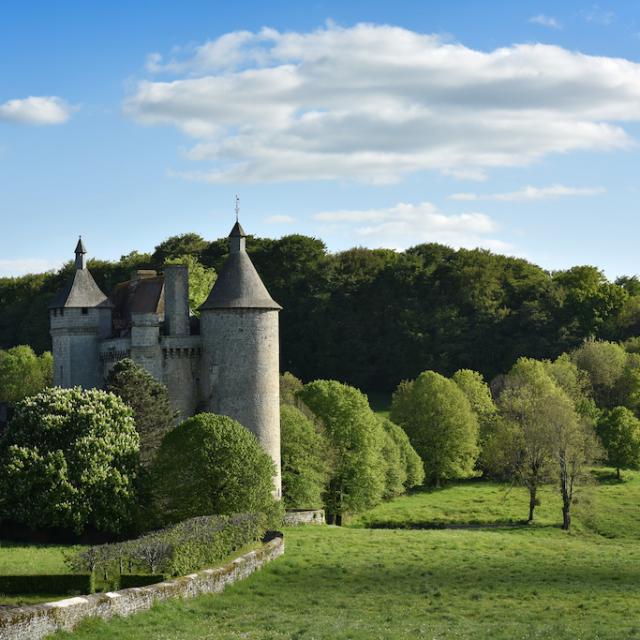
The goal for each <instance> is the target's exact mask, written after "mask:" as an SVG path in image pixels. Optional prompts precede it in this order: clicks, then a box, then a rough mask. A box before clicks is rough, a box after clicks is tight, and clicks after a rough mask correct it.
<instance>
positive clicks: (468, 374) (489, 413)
mask: <svg viewBox="0 0 640 640" xmlns="http://www.w3.org/2000/svg"><path fill="white" fill-rule="evenodd" d="M451 379H452V380H453V381H454V382H455V383H456V384H457V385H458V387H459V388H460V390H461V391H462V393H464V395H465V396H466V398H467V400H468V401H469V404H470V405H471V409H472V410H473V412H474V413H475V414H476V417H477V418H478V427H479V436H478V441H479V445H480V460H479V463H480V464H479V466H480V468H483V467H484V463H483V462H482V457H483V456H482V451H483V449H484V445H485V443H486V442H487V440H488V439H489V437H490V436H491V434H492V433H493V431H494V430H495V425H496V420H497V415H498V410H497V408H496V405H495V402H494V401H493V398H492V397H491V390H490V389H489V385H488V384H487V383H486V382H485V381H484V378H483V377H482V374H481V373H478V372H477V371H471V370H470V369H458V371H456V372H455V373H454V374H453V376H452V377H451Z"/></svg>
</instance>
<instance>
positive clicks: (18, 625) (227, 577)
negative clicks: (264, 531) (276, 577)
mask: <svg viewBox="0 0 640 640" xmlns="http://www.w3.org/2000/svg"><path fill="white" fill-rule="evenodd" d="M283 553H284V538H283V537H282V534H278V535H277V536H276V537H275V538H274V539H273V540H271V541H269V542H267V543H265V544H264V545H263V546H262V547H261V548H260V549H257V550H256V551H251V552H249V553H246V554H245V555H243V556H240V557H239V558H236V559H235V560H234V561H233V562H230V563H229V564H227V565H225V566H223V567H219V568H217V569H206V570H205V571H200V572H199V573H193V574H191V575H188V576H183V577H181V578H175V579H173V580H169V581H167V582H160V583H158V584H154V585H150V586H148V587H136V588H132V589H122V590H120V591H112V592H109V593H96V594H93V595H90V596H79V597H75V598H67V599H65V600H59V601H57V602H48V603H46V604H40V605H32V606H28V607H11V608H7V609H5V610H0V640H39V639H40V638H44V637H45V636H46V635H49V634H51V633H54V632H55V631H58V630H60V629H65V630H71V629H73V628H74V627H75V626H76V625H77V624H78V623H79V622H80V621H81V620H83V619H84V618H89V617H98V618H103V619H109V618H111V617H113V616H128V615H131V614H132V613H137V612H138V611H144V610H146V609H150V608H151V607H152V606H153V605H154V604H155V603H156V602H162V601H163V600H168V599H170V598H193V597H195V596H199V595H202V594H205V593H218V592H220V591H223V590H224V589H225V587H226V586H227V585H229V584H233V583H234V582H237V581H238V580H242V579H243V578H246V577H247V576H249V575H251V574H252V573H253V572H254V571H256V570H257V569H260V568H261V567H262V566H263V565H265V564H266V563H267V562H270V561H271V560H274V559H275V558H277V557H278V556H280V555H282V554H283Z"/></svg>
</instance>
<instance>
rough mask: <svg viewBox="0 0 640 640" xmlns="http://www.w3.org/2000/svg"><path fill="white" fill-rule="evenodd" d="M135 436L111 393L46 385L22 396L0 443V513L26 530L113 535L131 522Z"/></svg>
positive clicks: (136, 467) (136, 460)
mask: <svg viewBox="0 0 640 640" xmlns="http://www.w3.org/2000/svg"><path fill="white" fill-rule="evenodd" d="M138 449H139V438H138V434H137V433H136V430H135V426H134V421H133V414H132V411H131V409H130V408H129V407H127V406H126V405H125V404H124V402H123V401H122V400H121V399H120V398H118V397H117V396H115V395H114V394H112V393H106V392H105V391H99V390H97V389H90V390H87V391H83V390H81V389H80V388H74V389H60V388H52V389H47V390H46V391H42V392H41V393H39V394H37V395H35V396H31V397H29V398H25V399H24V400H22V401H21V402H19V403H18V404H17V406H16V410H15V415H14V418H13V420H12V421H11V422H10V424H9V427H8V429H7V431H6V433H5V435H4V437H3V438H2V440H1V441H0V514H1V517H2V519H4V520H7V521H10V522H16V523H20V524H24V525H27V526H29V527H31V528H49V527H62V528H69V529H73V530H74V531H75V532H77V533H80V532H82V531H84V530H85V529H86V528H88V527H92V528H95V529H97V530H99V531H104V532H110V533H119V532H122V531H126V530H127V528H128V527H130V525H131V524H132V522H133V518H134V514H135V509H136V500H137V496H138V489H137V480H138V476H139V458H138Z"/></svg>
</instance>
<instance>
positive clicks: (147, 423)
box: [107, 358, 175, 467]
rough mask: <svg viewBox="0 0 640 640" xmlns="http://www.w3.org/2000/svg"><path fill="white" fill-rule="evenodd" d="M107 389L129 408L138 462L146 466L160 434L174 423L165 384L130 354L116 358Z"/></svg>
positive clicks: (151, 457) (166, 431)
mask: <svg viewBox="0 0 640 640" xmlns="http://www.w3.org/2000/svg"><path fill="white" fill-rule="evenodd" d="M107 390H108V391H111V392H112V393H115V394H116V395H117V396H119V397H120V398H122V400H124V402H125V403H126V404H127V405H129V406H130V407H131V409H133V417H134V419H135V424H136V430H137V431H138V433H139V434H140V462H141V463H142V464H143V465H144V466H146V467H148V466H149V464H150V463H151V461H152V460H153V457H154V456H155V454H156V452H157V450H158V448H159V447H160V443H161V442H162V438H163V437H164V435H165V434H166V433H168V432H169V431H170V430H171V429H172V428H173V426H174V418H175V413H174V411H173V409H172V408H171V404H170V402H169V396H168V394H167V388H166V387H165V386H164V385H163V384H162V383H161V382H158V381H157V380H156V379H155V378H154V377H153V376H152V375H151V374H150V373H148V372H147V371H146V370H145V369H143V368H142V367H141V366H140V365H139V364H136V363H135V362H134V361H133V360H131V359H130V358H126V359H124V360H120V362H118V363H116V365H115V366H114V367H113V369H111V371H110V372H109V377H108V378H107Z"/></svg>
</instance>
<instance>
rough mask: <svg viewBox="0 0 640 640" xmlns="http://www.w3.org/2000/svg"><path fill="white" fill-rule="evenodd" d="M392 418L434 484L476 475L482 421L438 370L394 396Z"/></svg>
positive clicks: (411, 383)
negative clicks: (403, 433) (407, 437)
mask: <svg viewBox="0 0 640 640" xmlns="http://www.w3.org/2000/svg"><path fill="white" fill-rule="evenodd" d="M391 419H392V420H393V421H394V422H396V423H397V424H399V425H400V426H402V427H403V428H404V430H405V431H406V433H407V435H408V436H409V440H410V441H411V444H412V445H413V447H414V449H415V450H416V452H417V453H418V455H419V456H420V457H421V458H422V460H423V462H424V469H425V474H426V478H427V480H428V481H429V482H430V483H432V484H435V485H439V484H440V482H442V481H443V480H449V479H454V478H464V477H469V476H471V475H473V466H474V464H475V462H476V459H477V457H478V419H477V418H476V416H475V414H474V412H473V410H472V409H471V405H470V404H469V401H468V400H467V398H466V396H465V395H464V393H463V392H462V391H461V390H460V389H459V388H458V386H457V385H456V383H455V382H453V381H452V380H448V379H447V378H445V377H444V376H441V375H440V374H438V373H435V372H434V371H425V372H424V373H421V374H420V375H419V376H418V378H416V379H415V380H414V381H413V382H410V383H404V384H402V385H401V386H400V387H399V388H398V390H397V391H396V393H394V395H393V400H392V403H391Z"/></svg>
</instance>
